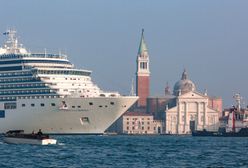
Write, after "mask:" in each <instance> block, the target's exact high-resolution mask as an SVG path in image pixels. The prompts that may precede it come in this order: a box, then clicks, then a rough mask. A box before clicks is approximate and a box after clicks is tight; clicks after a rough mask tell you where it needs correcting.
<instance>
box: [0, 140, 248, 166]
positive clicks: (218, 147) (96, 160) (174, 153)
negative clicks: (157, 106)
mask: <svg viewBox="0 0 248 168" xmlns="http://www.w3.org/2000/svg"><path fill="white" fill-rule="evenodd" d="M53 138H56V139H57V140H58V145H50V146H38V145H13V144H6V143H3V142H2V140H0V167H1V168H2V167H3V168H5V167H18V168H24V167H25V168H29V167H30V168H31V167H35V168H40V167H61V168H77V167H118V168H121V167H128V168H132V167H135V168H137V167H244V168H247V167H248V138H236V137H235V138H222V137H191V136H82V135H81V136H80V135H76V136H53Z"/></svg>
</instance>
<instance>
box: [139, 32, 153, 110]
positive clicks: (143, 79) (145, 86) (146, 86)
mask: <svg viewBox="0 0 248 168" xmlns="http://www.w3.org/2000/svg"><path fill="white" fill-rule="evenodd" d="M149 94H150V70H149V55H148V50H147V47H146V43H145V40H144V29H142V34H141V40H140V45H139V51H138V56H137V69H136V95H137V96H139V100H138V103H137V106H138V107H146V99H147V97H148V96H149Z"/></svg>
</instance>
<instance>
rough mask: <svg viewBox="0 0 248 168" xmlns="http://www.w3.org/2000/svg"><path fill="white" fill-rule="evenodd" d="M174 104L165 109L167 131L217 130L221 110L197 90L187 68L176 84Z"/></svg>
mask: <svg viewBox="0 0 248 168" xmlns="http://www.w3.org/2000/svg"><path fill="white" fill-rule="evenodd" d="M173 93H174V95H175V96H176V98H174V100H173V101H174V106H173V107H168V106H167V107H168V108H167V109H166V110H165V123H166V126H165V130H166V131H165V133H168V134H189V133H191V132H192V131H194V130H202V129H207V130H216V129H218V126H219V111H218V110H216V109H212V108H210V107H209V106H208V102H209V97H208V96H207V94H202V93H199V92H198V91H196V86H195V84H194V83H193V82H192V81H191V80H190V79H189V78H188V75H187V72H186V70H184V72H183V74H182V78H181V80H179V81H178V82H177V83H176V84H175V86H174V91H173Z"/></svg>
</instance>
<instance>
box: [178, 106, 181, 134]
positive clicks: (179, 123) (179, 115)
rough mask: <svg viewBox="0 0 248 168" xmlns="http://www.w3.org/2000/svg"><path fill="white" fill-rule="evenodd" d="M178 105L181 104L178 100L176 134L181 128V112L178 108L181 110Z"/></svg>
mask: <svg viewBox="0 0 248 168" xmlns="http://www.w3.org/2000/svg"><path fill="white" fill-rule="evenodd" d="M180 106H181V103H180V102H178V108H177V134H179V133H180V130H181V128H180V125H181V122H180V121H181V120H180V119H181V112H180V110H181V108H180Z"/></svg>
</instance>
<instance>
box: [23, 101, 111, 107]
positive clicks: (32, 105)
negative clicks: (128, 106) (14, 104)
mask: <svg viewBox="0 0 248 168" xmlns="http://www.w3.org/2000/svg"><path fill="white" fill-rule="evenodd" d="M110 104H111V105H114V104H115V103H114V102H110ZM89 105H91V106H92V105H93V102H89ZM30 106H31V107H35V104H34V103H31V105H30ZM40 106H41V107H44V106H45V104H44V103H40ZM51 106H56V104H55V103H51ZM22 107H26V104H22ZM66 107H67V106H66ZM99 107H103V106H102V105H99ZM105 107H108V106H107V105H105ZM64 108H65V106H64ZM71 108H76V106H71ZM77 108H81V106H77Z"/></svg>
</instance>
